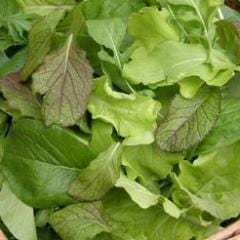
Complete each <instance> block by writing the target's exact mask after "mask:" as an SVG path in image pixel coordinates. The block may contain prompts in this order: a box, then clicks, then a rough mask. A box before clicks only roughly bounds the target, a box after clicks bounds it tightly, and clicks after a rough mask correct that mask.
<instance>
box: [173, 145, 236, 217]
mask: <svg viewBox="0 0 240 240" xmlns="http://www.w3.org/2000/svg"><path fill="white" fill-rule="evenodd" d="M239 148H240V144H239V142H237V143H235V144H233V145H231V146H227V147H222V148H220V149H218V150H216V151H213V152H210V153H207V154H202V155H200V156H199V158H198V159H197V160H196V161H195V162H194V163H193V164H191V163H189V162H186V161H183V162H181V164H180V175H179V176H178V177H177V183H178V185H179V187H180V188H181V189H182V190H183V191H185V192H186V193H187V194H188V195H189V197H190V198H191V200H192V204H193V205H194V206H197V207H198V208H200V209H201V210H202V211H206V212H208V213H210V214H211V215H212V216H214V217H216V218H219V219H221V220H224V219H229V218H232V217H236V216H238V215H239V208H240V202H239V199H240V189H239V181H240V174H239V172H240V171H239V170H238V168H239ZM233 199H234V201H233Z"/></svg>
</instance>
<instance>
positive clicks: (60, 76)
mask: <svg viewBox="0 0 240 240" xmlns="http://www.w3.org/2000/svg"><path fill="white" fill-rule="evenodd" d="M85 55H86V54H85V52H84V51H83V50H81V49H80V48H78V47H77V46H76V45H74V43H73V35H70V37H69V38H68V40H67V42H66V44H65V45H64V46H63V47H61V48H60V49H57V50H56V51H54V52H52V53H51V54H50V55H48V56H47V58H46V60H45V63H44V64H43V65H42V66H41V67H40V68H39V69H38V70H37V72H35V73H34V74H33V85H32V87H33V90H34V92H38V93H40V94H42V95H44V97H43V114H44V118H45V121H46V124H47V125H50V124H53V123H58V124H61V125H63V126H71V125H74V124H75V123H76V122H77V121H78V120H79V119H80V118H81V117H82V116H83V115H84V113H85V110H86V107H87V102H88V98H89V96H90V93H91V88H92V74H93V70H92V68H91V66H90V64H89V62H88V60H87V59H86V56H85Z"/></svg>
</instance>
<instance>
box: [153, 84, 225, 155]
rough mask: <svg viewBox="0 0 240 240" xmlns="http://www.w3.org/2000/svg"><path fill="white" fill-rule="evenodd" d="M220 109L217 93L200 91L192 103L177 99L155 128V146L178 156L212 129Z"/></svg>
mask: <svg viewBox="0 0 240 240" xmlns="http://www.w3.org/2000/svg"><path fill="white" fill-rule="evenodd" d="M220 108H221V93H220V91H219V90H218V89H208V88H203V89H201V91H199V93H198V94H197V95H196V96H195V97H194V98H192V99H184V98H183V97H181V96H180V95H177V96H176V97H175V98H174V99H173V101H172V103H171V105H170V107H169V112H168V114H167V116H166V118H165V119H164V120H163V121H162V122H161V123H160V124H159V126H158V129H157V132H156V142H157V145H158V146H159V147H160V149H162V150H164V151H168V152H181V151H183V150H187V149H189V148H191V147H193V146H196V145H197V144H199V143H200V142H201V141H202V140H203V139H204V138H205V137H206V135H207V134H209V132H210V130H211V129H212V128H213V127H214V125H215V123H216V121H217V119H218V116H219V113H220Z"/></svg>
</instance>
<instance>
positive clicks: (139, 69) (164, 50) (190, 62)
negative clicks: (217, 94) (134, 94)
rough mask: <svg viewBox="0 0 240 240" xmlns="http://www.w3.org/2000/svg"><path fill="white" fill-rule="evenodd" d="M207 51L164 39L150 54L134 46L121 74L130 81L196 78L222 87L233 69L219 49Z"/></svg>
mask: <svg viewBox="0 0 240 240" xmlns="http://www.w3.org/2000/svg"><path fill="white" fill-rule="evenodd" d="M207 58H208V51H207V49H205V48H204V47H203V46H201V45H196V44H185V43H180V42H173V41H166V42H164V43H162V44H159V45H158V46H157V47H156V48H154V50H153V51H152V52H151V53H149V54H148V53H146V51H144V50H143V49H137V50H136V51H135V53H133V55H132V61H130V62H129V63H127V64H125V65H124V69H123V75H124V77H126V78H127V79H128V80H129V81H130V82H131V83H132V84H140V83H142V84H144V85H151V84H155V85H169V84H173V83H176V82H179V81H180V80H183V79H185V78H187V77H193V76H194V77H199V78H200V79H201V80H203V81H205V82H206V83H207V84H209V85H213V86H223V85H224V84H225V83H226V82H228V81H229V80H230V78H231V77H232V76H233V75H234V69H235V68H236V66H235V64H233V63H232V62H231V61H230V60H229V59H228V58H227V57H226V56H225V55H223V54H222V53H221V52H220V51H217V50H212V53H211V62H209V63H206V61H207Z"/></svg>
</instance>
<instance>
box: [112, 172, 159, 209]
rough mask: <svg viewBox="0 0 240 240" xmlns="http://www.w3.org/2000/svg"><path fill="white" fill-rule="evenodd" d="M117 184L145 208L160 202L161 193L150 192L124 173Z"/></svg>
mask: <svg viewBox="0 0 240 240" xmlns="http://www.w3.org/2000/svg"><path fill="white" fill-rule="evenodd" d="M115 186H116V187H119V188H124V189H125V191H126V192H127V193H128V194H129V196H130V197H131V199H132V200H133V201H134V202H135V203H136V204H137V205H138V206H139V207H141V208H143V209H146V208H149V207H151V206H154V205H157V204H158V202H159V195H157V194H154V193H152V192H150V191H149V190H148V189H147V188H145V187H143V186H142V185H140V184H139V183H137V182H135V181H133V180H130V179H128V178H127V177H126V176H125V175H124V174H121V176H120V178H119V179H118V180H117V182H116V184H115Z"/></svg>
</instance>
